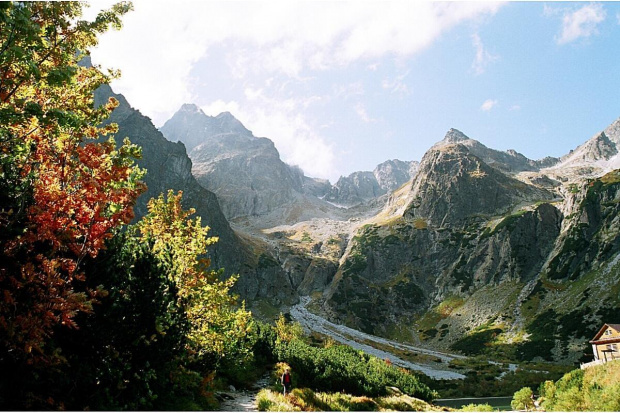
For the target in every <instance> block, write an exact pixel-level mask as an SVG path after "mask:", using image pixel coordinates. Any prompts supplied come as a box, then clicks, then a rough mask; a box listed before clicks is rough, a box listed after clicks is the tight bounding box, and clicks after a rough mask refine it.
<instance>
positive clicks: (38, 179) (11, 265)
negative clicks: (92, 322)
mask: <svg viewBox="0 0 620 413" xmlns="http://www.w3.org/2000/svg"><path fill="white" fill-rule="evenodd" d="M82 7H83V3H78V2H2V3H0V293H1V295H2V300H0V349H1V350H0V351H1V352H2V354H3V355H6V354H8V356H3V357H2V359H0V363H2V364H3V365H4V366H6V365H7V364H11V363H12V364H13V365H19V364H20V363H26V364H30V365H33V364H34V365H37V364H40V365H42V364H50V363H54V362H55V361H57V360H59V359H60V356H59V354H58V352H57V351H54V350H53V349H51V348H48V346H47V344H48V343H49V342H50V338H51V336H52V333H53V331H54V329H55V328H56V327H58V326H68V327H75V322H74V319H75V317H76V315H77V314H79V313H80V312H83V311H90V310H91V308H92V302H93V300H94V299H95V298H96V294H97V292H96V291H94V290H86V291H80V292H77V291H76V289H75V286H76V283H80V282H82V281H83V280H84V277H85V274H84V272H83V269H82V265H81V264H82V262H83V260H84V259H85V258H86V257H95V256H96V255H97V254H98V252H99V251H100V250H101V248H102V247H103V246H104V243H105V241H106V240H107V239H109V238H110V237H111V236H112V234H113V232H114V230H115V229H116V228H118V227H119V226H121V225H123V224H126V223H128V222H129V221H130V220H131V219H132V217H133V213H132V206H133V204H134V203H135V200H136V198H137V196H138V195H139V194H140V193H141V192H143V190H144V185H143V184H142V183H141V181H140V178H141V176H142V174H143V172H142V171H141V170H140V169H138V168H137V167H136V166H135V165H134V159H135V158H136V157H138V156H139V155H140V151H139V148H137V147H136V146H134V145H132V144H131V143H130V142H129V141H127V140H125V141H124V143H123V144H122V145H120V146H118V145H117V144H116V143H115V141H114V139H112V138H111V137H110V136H111V135H112V134H113V133H114V132H116V126H115V125H107V126H103V127H102V126H100V125H101V122H102V121H103V120H104V119H105V118H106V117H107V116H108V115H109V113H110V112H111V111H112V110H113V109H114V107H115V106H116V105H117V104H118V102H116V101H114V100H113V99H111V100H110V101H109V102H108V103H107V104H106V105H103V106H100V107H97V108H95V107H94V105H93V92H94V90H95V89H96V88H97V87H99V86H100V85H102V84H104V83H108V82H109V81H110V80H111V79H112V78H113V77H114V76H116V75H117V73H114V72H109V73H107V74H104V73H103V72H102V71H101V70H100V69H99V68H98V67H82V66H80V65H78V62H80V60H81V59H82V58H83V57H84V56H85V55H86V54H87V51H88V49H89V48H91V47H93V46H95V45H96V44H97V36H98V35H100V34H101V33H103V32H104V31H106V30H107V29H108V28H109V27H116V28H118V27H119V26H120V17H121V16H122V15H123V14H124V13H126V12H127V11H128V10H130V8H131V4H128V3H119V4H117V5H115V6H113V7H112V8H111V9H110V10H108V11H104V12H101V13H100V14H99V15H98V16H97V18H96V19H95V20H94V21H92V22H87V21H83V20H80V16H81V13H82ZM106 139H107V140H106Z"/></svg>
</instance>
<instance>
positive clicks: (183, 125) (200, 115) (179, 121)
mask: <svg viewBox="0 0 620 413" xmlns="http://www.w3.org/2000/svg"><path fill="white" fill-rule="evenodd" d="M160 130H161V132H162V133H163V134H164V136H166V137H167V138H168V139H172V140H178V141H180V142H183V143H184V144H185V148H186V149H187V152H188V153H189V152H190V151H191V150H192V149H194V148H195V147H196V146H198V145H200V144H201V143H202V142H203V141H204V139H205V137H207V136H215V135H221V134H236V135H243V136H247V137H251V136H252V132H250V131H249V130H248V129H246V128H245V126H243V124H242V123H241V122H239V120H237V119H236V118H235V117H234V116H233V115H232V114H231V113H230V112H223V113H220V114H219V115H217V116H215V117H213V116H208V115H206V114H205V113H204V112H203V111H202V109H200V107H199V106H197V105H195V104H193V103H185V104H183V105H182V106H181V108H180V109H179V110H178V111H177V112H176V113H175V114H174V115H173V116H172V118H170V119H169V120H168V121H166V123H164V126H162V127H161V128H160Z"/></svg>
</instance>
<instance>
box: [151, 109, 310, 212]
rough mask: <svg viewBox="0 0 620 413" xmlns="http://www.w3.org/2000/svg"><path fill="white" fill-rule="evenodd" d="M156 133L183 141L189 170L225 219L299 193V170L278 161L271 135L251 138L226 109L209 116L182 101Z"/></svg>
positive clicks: (266, 209)
mask: <svg viewBox="0 0 620 413" xmlns="http://www.w3.org/2000/svg"><path fill="white" fill-rule="evenodd" d="M162 132H163V133H164V134H165V135H166V137H167V138H168V139H170V140H180V141H182V142H187V145H188V151H189V156H190V158H191V160H192V162H193V167H192V173H193V175H194V176H195V177H196V179H197V180H198V182H199V183H200V184H201V185H202V186H203V187H204V188H206V189H208V190H210V191H212V192H214V193H216V194H217V196H218V199H219V200H220V203H221V206H222V210H223V212H224V215H226V217H227V218H228V219H233V218H236V217H241V216H247V215H250V216H251V215H264V214H267V213H269V212H270V211H272V210H274V209H275V208H277V207H278V206H280V205H283V204H286V203H290V202H292V201H293V199H294V194H295V193H302V192H303V186H304V176H303V172H301V170H299V168H294V167H290V166H289V165H287V164H285V163H284V162H282V160H281V159H280V154H279V153H278V151H277V149H276V148H275V146H274V144H273V142H272V141H271V140H269V139H267V138H256V137H254V136H253V135H252V133H251V132H250V131H248V130H247V129H246V128H245V127H244V126H243V125H242V124H241V123H240V122H239V121H238V120H236V119H235V118H234V117H233V116H232V115H231V114H230V113H222V114H220V115H218V116H216V117H209V116H207V115H205V114H204V113H203V112H202V111H201V110H200V109H198V108H197V107H196V106H195V105H183V107H182V108H181V109H180V110H179V111H178V112H177V113H176V114H175V115H174V116H173V117H172V118H171V119H170V120H169V121H167V122H166V123H165V125H164V126H163V127H162ZM190 148H191V150H190Z"/></svg>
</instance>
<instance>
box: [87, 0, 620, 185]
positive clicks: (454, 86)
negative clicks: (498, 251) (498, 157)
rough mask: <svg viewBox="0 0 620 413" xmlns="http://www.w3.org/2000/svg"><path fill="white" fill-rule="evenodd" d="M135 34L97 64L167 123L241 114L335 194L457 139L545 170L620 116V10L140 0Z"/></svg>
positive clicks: (108, 41) (111, 35) (109, 38)
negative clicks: (453, 132) (183, 112)
mask: <svg viewBox="0 0 620 413" xmlns="http://www.w3.org/2000/svg"><path fill="white" fill-rule="evenodd" d="M109 4H111V2H99V1H93V2H91V7H90V9H89V10H88V11H87V13H85V15H84V17H85V18H90V17H91V16H92V15H93V13H95V12H96V11H97V10H99V9H100V8H101V7H107V6H108V5H109ZM123 22H124V23H123V29H121V30H120V31H111V32H108V33H106V34H104V35H103V36H102V37H101V40H100V44H99V45H98V46H97V48H96V49H94V50H92V51H91V54H92V60H93V62H94V63H95V64H98V65H101V66H102V67H103V68H114V69H119V70H120V71H121V73H122V77H121V78H120V79H118V80H115V81H114V82H113V83H112V87H113V89H114V90H115V91H116V92H117V93H122V94H123V95H125V97H126V98H127V99H128V101H129V102H130V104H131V105H132V106H133V107H135V108H137V109H139V110H140V112H142V113H143V114H144V115H146V116H148V117H150V118H151V120H152V121H153V123H154V124H155V126H157V127H161V126H162V125H163V124H164V123H165V121H166V120H168V119H169V118H171V117H172V115H173V114H174V113H175V112H176V111H177V110H178V109H179V108H180V107H181V105H182V104H184V103H194V104H196V105H198V106H200V107H201V108H202V109H203V111H204V112H205V113H206V114H207V115H210V116H216V115H217V114H219V113H221V112H223V111H229V112H231V113H232V114H233V115H234V116H235V117H236V118H237V119H239V120H240V121H241V122H242V123H243V124H244V126H245V127H246V128H248V129H250V130H251V131H252V132H253V133H254V135H255V136H259V137H267V138H269V139H271V140H272V141H274V143H275V145H276V148H277V149H278V151H279V152H280V156H281V158H282V159H283V160H284V161H285V162H287V163H289V164H292V165H298V166H300V167H301V168H302V169H303V170H304V172H305V174H306V175H307V176H312V177H317V178H326V179H329V180H330V181H331V182H332V183H334V182H336V180H337V179H338V177H340V176H341V175H344V176H346V175H349V174H350V173H352V172H354V171H360V170H367V171H368V170H373V169H374V168H375V166H377V165H378V164H379V163H381V162H384V161H386V160H388V159H400V160H404V161H412V160H416V161H420V160H421V159H422V157H423V155H424V153H425V152H426V151H427V150H428V149H429V148H430V147H431V146H432V145H433V144H434V143H436V142H437V141H440V140H441V139H443V137H444V135H445V133H446V132H447V131H448V130H449V129H450V128H456V129H459V130H460V131H462V132H463V133H465V134H466V135H467V136H469V137H470V138H472V139H476V140H478V141H480V142H482V143H483V144H484V145H486V146H488V147H490V148H493V149H498V150H507V149H514V150H516V151H518V152H520V153H522V154H523V155H525V156H527V157H528V158H530V159H540V158H543V157H545V156H556V157H559V156H562V155H564V154H566V153H568V152H569V151H570V150H571V149H574V148H576V147H577V146H578V145H580V144H582V143H583V142H585V141H586V140H587V139H589V138H590V137H591V136H593V135H594V134H595V133H597V132H599V131H601V130H603V129H604V128H605V127H607V126H608V125H609V124H610V123H612V122H613V121H614V120H616V119H618V118H619V117H620V50H619V49H620V3H614V2H600V3H598V2H592V3H588V2H491V3H486V2H471V3H470V2H413V1H360V0H357V1H351V2H347V1H338V2H333V1H304V2H302V1H261V0H256V1H245V2H240V1H175V2H170V1H167V2H162V1H152V0H151V1H139V0H138V1H134V10H133V11H132V12H130V13H128V14H127V15H126V16H125V17H124V18H123Z"/></svg>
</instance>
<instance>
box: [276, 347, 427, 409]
mask: <svg viewBox="0 0 620 413" xmlns="http://www.w3.org/2000/svg"><path fill="white" fill-rule="evenodd" d="M276 352H277V355H278V358H279V359H280V360H284V361H286V362H287V363H288V364H289V365H290V366H291V368H292V370H293V371H294V374H293V377H296V380H297V382H298V383H300V384H301V385H304V386H309V387H313V388H316V389H319V390H323V391H343V392H347V393H351V394H353V395H367V396H384V395H386V394H387V391H386V387H387V386H395V387H398V388H399V389H400V390H401V391H402V392H403V393H405V394H407V395H410V396H412V397H418V398H421V399H423V400H432V399H433V398H436V397H437V393H436V392H434V391H432V390H431V389H430V388H428V386H426V385H425V384H423V383H421V382H420V381H419V380H418V378H417V377H416V376H414V375H412V374H411V373H409V372H408V371H406V370H404V369H400V368H397V367H395V366H392V365H388V364H387V363H386V362H385V361H383V360H380V359H378V358H376V357H373V356H369V355H367V354H365V353H364V352H362V351H358V350H354V349H352V348H351V347H348V346H341V345H337V346H331V347H329V348H317V347H312V346H310V345H308V344H306V343H304V342H303V341H301V340H299V339H293V340H291V341H290V342H285V341H282V342H280V343H279V344H278V345H277V346H276Z"/></svg>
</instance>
